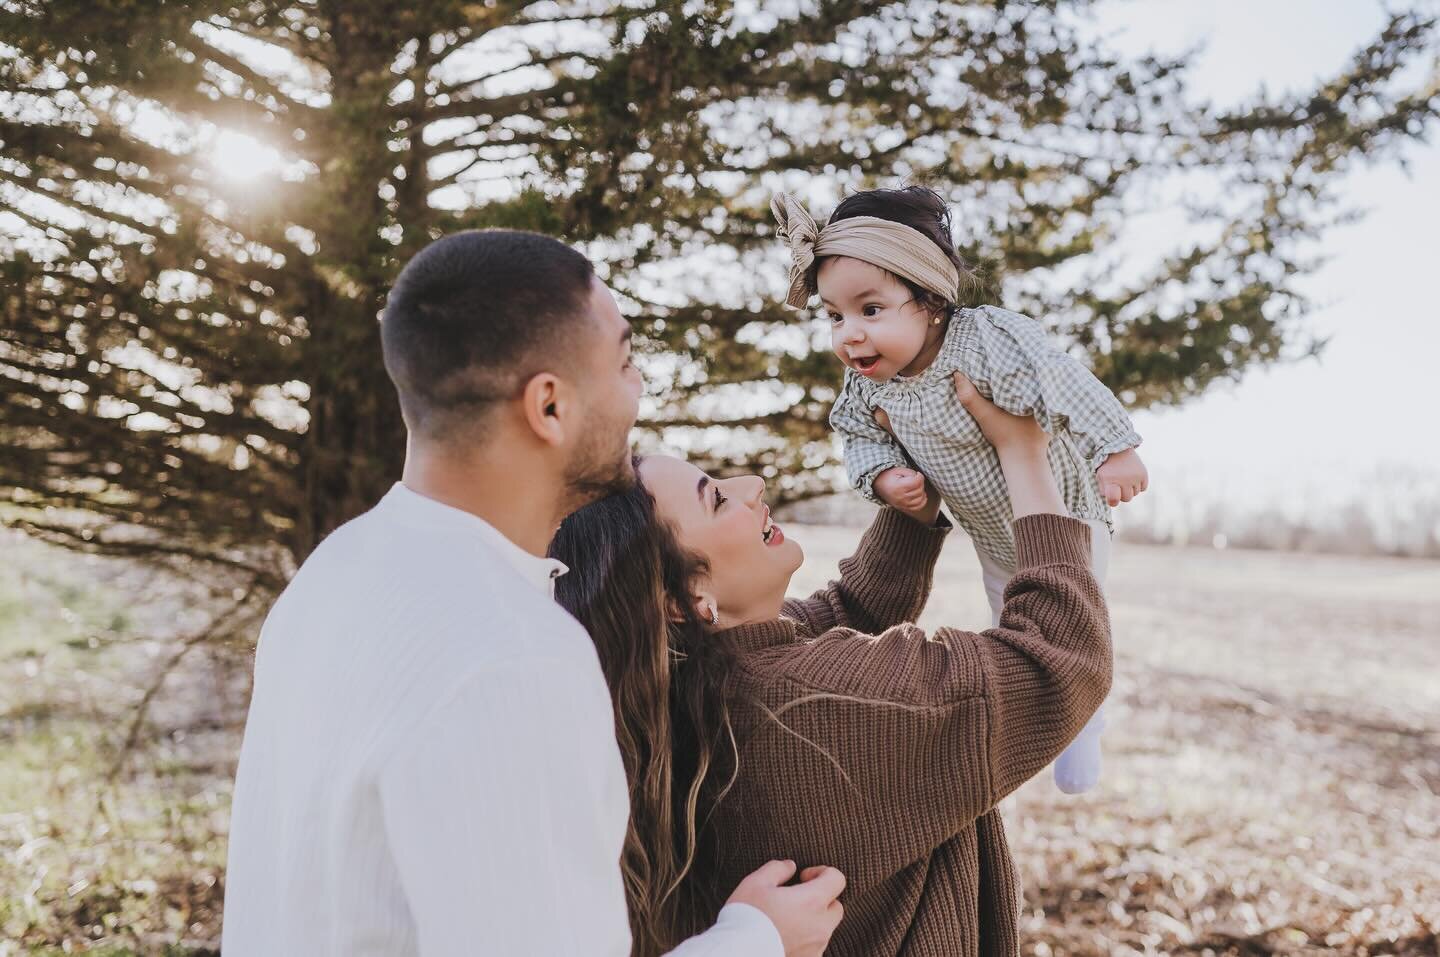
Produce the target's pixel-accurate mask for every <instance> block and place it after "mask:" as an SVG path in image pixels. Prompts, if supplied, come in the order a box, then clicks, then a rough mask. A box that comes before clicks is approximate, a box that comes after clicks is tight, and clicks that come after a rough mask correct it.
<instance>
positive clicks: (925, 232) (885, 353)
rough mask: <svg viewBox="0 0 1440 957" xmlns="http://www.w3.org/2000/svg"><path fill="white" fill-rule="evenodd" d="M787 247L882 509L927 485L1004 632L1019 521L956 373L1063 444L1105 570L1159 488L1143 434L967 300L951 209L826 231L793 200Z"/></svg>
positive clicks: (885, 199)
mask: <svg viewBox="0 0 1440 957" xmlns="http://www.w3.org/2000/svg"><path fill="white" fill-rule="evenodd" d="M771 209H772V211H773V212H774V214H775V218H776V220H777V221H778V222H779V230H778V233H779V236H780V238H781V239H783V240H784V241H785V242H786V243H787V244H788V245H789V247H790V252H791V264H790V293H789V295H788V296H787V297H786V302H788V303H789V304H790V305H792V306H796V307H799V308H803V307H805V306H806V305H807V304H808V302H809V301H810V297H811V296H812V295H814V294H815V293H819V295H820V301H821V303H822V305H823V306H824V309H825V313H826V315H827V316H828V318H829V320H830V328H831V332H830V343H831V347H832V348H833V349H834V350H835V354H836V355H837V356H838V357H839V358H840V361H841V362H843V363H844V364H845V382H844V385H843V386H842V388H841V393H840V396H839V398H838V399H836V401H835V406H834V408H833V409H832V410H831V412H830V424H831V426H832V427H833V428H834V429H835V430H836V431H838V432H839V433H840V435H841V437H842V438H843V440H844V447H845V468H846V472H847V473H848V475H849V478H850V483H851V484H852V485H853V486H854V487H855V488H856V489H857V490H858V491H859V492H860V493H861V494H862V495H864V496H865V497H866V498H868V499H870V500H871V501H876V502H884V503H887V504H889V505H892V506H894V507H895V508H897V509H901V510H903V511H916V510H918V509H919V508H921V507H922V506H923V505H924V503H925V499H926V490H925V483H926V480H927V479H928V480H929V481H930V483H931V484H932V485H933V486H934V487H935V489H936V491H938V492H939V494H940V496H941V498H942V499H943V500H944V502H945V505H946V507H947V508H948V509H949V511H950V514H951V516H952V517H954V519H955V521H956V522H957V523H959V525H960V526H961V527H962V528H964V529H965V531H966V532H967V533H968V534H969V535H970V538H971V540H972V541H973V542H974V544H975V551H976V553H977V554H978V555H979V558H980V567H981V570H982V572H983V575H984V582H985V592H986V596H987V598H988V599H989V602H990V609H991V612H992V614H993V619H994V623H995V624H997V625H998V624H999V620H1000V609H1001V606H1002V605H1003V604H1004V599H1003V592H1004V589H1005V583H1006V582H1007V581H1009V580H1010V577H1011V576H1012V575H1013V574H1014V571H1015V539H1014V535H1013V533H1012V532H1011V522H1012V518H1013V516H1012V515H1011V511H1010V500H1009V497H1008V495H1007V494H1006V490H1005V479H1004V477H1003V476H1002V474H1001V472H1000V462H999V459H998V458H997V456H996V454H995V450H994V449H993V448H991V446H990V445H989V443H987V442H986V441H985V437H984V436H983V435H982V434H981V432H980V428H979V426H978V425H976V423H975V420H974V419H972V418H971V417H970V415H969V413H967V412H966V411H965V409H964V408H963V407H962V406H961V405H960V402H959V400H958V399H957V398H956V396H955V384H954V381H953V379H954V375H955V373H957V372H959V373H964V375H965V376H967V377H968V378H969V379H970V381H971V382H973V383H974V384H975V387H976V388H977V389H979V390H980V392H981V393H983V394H985V395H986V396H989V397H990V399H991V400H992V401H993V402H994V403H995V404H996V405H998V406H1000V407H1001V408H1003V409H1005V410H1007V411H1009V412H1012V413H1015V414H1017V415H1033V416H1034V417H1035V419H1036V420H1037V421H1038V422H1039V423H1040V424H1041V425H1042V426H1044V427H1045V429H1046V431H1048V432H1049V433H1050V434H1051V435H1052V436H1053V437H1054V438H1053V440H1052V441H1051V443H1050V449H1049V459H1050V467H1051V469H1052V470H1053V471H1054V473H1055V479H1056V481H1057V483H1058V484H1059V486H1060V491H1061V494H1062V495H1063V496H1064V498H1065V503H1066V505H1067V507H1068V508H1069V509H1070V513H1071V515H1073V516H1074V517H1075V518H1078V519H1081V520H1083V521H1085V522H1088V523H1089V524H1090V526H1091V529H1092V532H1091V544H1092V549H1093V552H1094V573H1095V577H1096V579H1098V580H1099V581H1100V582H1101V584H1102V586H1103V584H1104V580H1105V572H1106V569H1107V566H1108V564H1109V555H1110V534H1111V517H1110V506H1113V505H1118V504H1119V503H1120V502H1128V501H1130V500H1131V499H1132V498H1134V497H1135V496H1136V495H1138V494H1139V493H1140V492H1143V491H1144V490H1145V488H1146V485H1147V482H1148V477H1147V474H1146V471H1145V465H1144V463H1142V462H1141V461H1140V456H1139V455H1138V454H1137V453H1136V452H1135V448H1136V446H1138V445H1139V444H1140V436H1139V435H1138V434H1137V433H1136V432H1135V429H1134V427H1133V426H1132V425H1131V422H1130V417H1129V416H1128V415H1126V413H1125V409H1124V408H1123V407H1122V406H1121V405H1120V402H1119V400H1117V399H1116V398H1115V396H1114V395H1113V394H1112V393H1111V392H1110V390H1109V389H1107V388H1105V386H1104V385H1103V384H1101V382H1100V380H1098V379H1096V378H1095V376H1094V375H1092V374H1091V373H1090V371H1089V370H1088V369H1086V368H1085V366H1083V365H1081V364H1080V363H1079V362H1077V361H1076V360H1075V359H1074V358H1072V357H1071V356H1069V355H1067V354H1066V353H1064V352H1062V351H1061V350H1059V349H1057V348H1055V347H1054V346H1053V345H1051V344H1050V343H1049V342H1048V341H1047V340H1046V338H1045V333H1044V330H1042V329H1041V327H1040V324H1039V323H1037V322H1035V321H1034V320H1033V319H1029V318H1026V317H1025V316H1022V315H1018V314H1017V313H1013V312H1009V311H1007V310H1005V309H1000V308H997V307H995V306H981V307H979V308H975V309H962V308H960V307H958V306H957V305H956V302H957V300H958V299H959V296H960V284H961V280H962V277H967V274H966V273H965V270H964V266H963V264H962V263H961V260H960V257H959V256H958V255H957V254H956V253H955V249H954V245H953V243H952V241H951V238H950V217H949V210H948V208H947V206H946V205H945V201H944V199H942V198H941V197H940V196H939V195H938V194H937V193H935V192H934V191H933V190H929V189H926V188H924V187H920V186H911V187H908V188H906V189H898V190H888V189H877V190H868V191H866V192H862V193H857V194H855V195H853V196H850V197H848V198H847V199H845V200H844V201H843V202H842V203H841V204H840V205H839V206H838V207H837V208H836V209H835V212H834V213H833V214H832V215H831V216H830V220H829V222H828V223H826V225H825V228H824V229H819V228H817V226H816V224H815V220H814V219H812V218H811V217H810V214H809V213H807V212H806V211H805V209H804V207H803V206H801V205H800V204H799V203H798V202H797V201H796V200H794V199H793V198H791V197H790V196H788V195H785V194H781V195H779V196H777V197H775V199H774V201H773V202H772V203H771ZM1104 726H1105V714H1104V707H1103V706H1102V707H1101V709H1100V710H1099V711H1097V712H1096V714H1095V716H1094V717H1093V718H1091V720H1090V723H1089V724H1088V725H1087V726H1086V727H1085V729H1084V730H1083V731H1082V732H1081V733H1080V736H1079V737H1077V738H1076V739H1075V741H1073V742H1072V743H1071V744H1070V746H1069V747H1068V748H1067V749H1066V750H1065V753H1064V754H1062V755H1061V756H1060V758H1059V759H1058V760H1057V761H1056V762H1055V771H1054V776H1055V783H1056V785H1057V786H1058V787H1059V788H1060V789H1061V790H1062V791H1065V792H1066V793H1069V794H1078V793H1080V792H1083V791H1087V790H1089V789H1090V788H1092V787H1094V786H1095V783H1096V782H1097V781H1098V780H1099V778H1100V763H1101V761H1100V732H1101V731H1102V730H1103V729H1104Z"/></svg>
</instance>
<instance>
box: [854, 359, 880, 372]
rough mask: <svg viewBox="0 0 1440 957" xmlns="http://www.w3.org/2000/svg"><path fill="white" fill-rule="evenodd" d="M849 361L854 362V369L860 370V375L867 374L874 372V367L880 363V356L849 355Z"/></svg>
mask: <svg viewBox="0 0 1440 957" xmlns="http://www.w3.org/2000/svg"><path fill="white" fill-rule="evenodd" d="M850 361H851V362H853V363H854V364H855V369H856V371H858V372H860V373H861V374H862V375H869V374H870V373H872V372H874V371H875V367H876V366H877V365H879V364H880V357H879V356H851V357H850Z"/></svg>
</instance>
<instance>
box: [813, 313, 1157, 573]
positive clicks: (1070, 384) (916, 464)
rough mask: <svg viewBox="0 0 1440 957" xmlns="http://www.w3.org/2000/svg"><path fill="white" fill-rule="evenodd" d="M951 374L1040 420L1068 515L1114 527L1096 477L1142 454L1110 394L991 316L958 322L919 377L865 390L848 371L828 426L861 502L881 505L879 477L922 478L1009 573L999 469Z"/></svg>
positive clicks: (1013, 317) (1016, 323) (1035, 326)
mask: <svg viewBox="0 0 1440 957" xmlns="http://www.w3.org/2000/svg"><path fill="white" fill-rule="evenodd" d="M955 372H963V373H965V375H966V376H968V377H969V378H970V381H971V382H973V383H975V387H976V388H977V389H979V390H980V392H981V393H983V394H984V395H986V396H989V397H990V399H991V400H992V401H993V402H994V403H995V404H996V405H998V406H999V407H1000V408H1002V409H1005V410H1006V411H1008V412H1013V413H1015V414H1017V415H1033V416H1035V419H1036V421H1038V422H1039V423H1040V424H1041V425H1042V426H1044V427H1045V430H1046V431H1047V432H1049V433H1050V434H1051V435H1052V436H1054V439H1053V440H1052V441H1051V443H1050V450H1049V458H1050V467H1051V469H1052V470H1053V471H1054V473H1055V480H1056V482H1057V484H1059V486H1060V494H1061V495H1062V496H1063V497H1064V499H1065V505H1066V507H1068V508H1069V509H1070V514H1071V515H1073V516H1074V517H1075V518H1080V519H1096V520H1100V521H1103V522H1105V523H1106V524H1107V525H1110V524H1111V518H1110V507H1109V506H1108V505H1106V503H1105V496H1104V495H1103V494H1102V493H1101V491H1100V485H1099V483H1098V482H1097V481H1096V479H1095V470H1096V469H1097V468H1099V467H1100V465H1101V463H1103V462H1104V461H1105V457H1106V456H1107V455H1109V454H1111V453H1112V452H1120V451H1123V450H1125V449H1130V448H1134V447H1135V446H1137V445H1139V444H1140V435H1139V434H1138V433H1137V432H1136V431H1135V428H1134V426H1133V425H1132V424H1131V422H1130V417H1129V416H1128V415H1127V414H1126V413H1125V409H1124V408H1123V407H1122V406H1121V405H1120V401H1119V400H1118V399H1116V398H1115V396H1114V394H1112V393H1111V392H1110V390H1109V389H1107V388H1105V386H1104V385H1103V384H1101V382H1100V380H1099V379H1097V378H1095V376H1094V375H1093V374H1091V372H1090V370H1089V369H1086V368H1085V366H1083V365H1081V364H1080V363H1079V362H1078V361H1076V360H1075V359H1074V358H1073V357H1071V356H1069V355H1067V354H1066V353H1064V352H1062V351H1060V350H1059V349H1057V348H1055V346H1053V345H1052V344H1051V343H1050V342H1049V340H1047V339H1046V337H1045V332H1044V330H1043V329H1042V328H1041V326H1040V323H1038V322H1036V321H1035V320H1033V319H1030V318H1028V317H1026V316H1022V315H1020V314H1019V313H1014V312H1010V311H1009V310H1006V309H1000V308H998V307H996V306H981V307H979V308H978V309H961V310H959V311H958V312H957V313H956V314H955V317H954V318H953V319H951V320H950V328H949V329H947V330H946V332H945V341H944V342H943V343H942V345H941V348H940V354H939V355H938V356H936V358H935V361H934V362H932V363H931V364H930V366H929V368H927V369H925V371H923V372H921V373H920V374H919V375H917V376H912V377H908V378H905V377H901V376H896V377H895V378H893V379H891V380H889V381H888V382H872V381H870V380H869V379H867V378H865V377H864V376H862V375H860V374H859V373H858V372H856V371H855V370H853V369H847V370H845V384H844V386H843V387H842V389H841V393H840V397H839V398H838V399H837V400H836V401H835V406H834V408H832V409H831V410H830V425H831V427H832V428H834V429H835V430H836V431H837V432H839V433H840V435H841V436H842V437H843V438H844V442H845V470H846V472H847V473H848V475H849V478H850V484H851V485H853V486H854V487H855V488H856V490H857V491H859V492H860V493H861V494H862V495H864V496H865V497H866V498H867V499H869V500H871V501H872V502H879V499H878V498H877V497H876V496H875V492H874V483H875V477H876V476H877V475H879V474H880V473H881V472H883V471H885V470H886V469H888V468H895V467H907V468H915V469H918V470H919V471H920V472H922V473H924V475H925V476H926V477H927V478H928V479H930V481H931V483H933V484H934V486H935V488H936V489H937V490H938V491H939V492H940V495H941V497H942V498H943V499H944V500H945V505H946V506H947V507H948V508H949V510H950V514H951V515H952V516H953V517H954V519H955V521H956V522H957V523H958V524H959V525H960V526H961V527H962V528H964V529H965V531H966V532H967V533H968V534H969V535H970V537H971V538H972V539H973V540H974V542H975V547H976V548H978V549H980V550H982V551H984V552H985V553H986V554H987V555H989V556H990V557H991V558H993V559H995V561H997V562H999V563H1000V564H1002V565H1004V566H1005V567H1006V568H1014V567H1015V537H1014V534H1013V532H1012V531H1011V522H1012V520H1013V515H1012V513H1011V509H1010V495H1009V493H1008V491H1007V490H1006V488H1005V478H1004V476H1003V475H1002V474H1001V472H1000V459H999V458H998V457H997V456H996V454H995V449H994V448H992V447H991V446H990V443H988V442H987V441H985V436H984V435H982V434H981V432H980V427H979V425H977V424H976V422H975V420H974V419H973V418H971V416H970V413H968V412H966V411H965V409H964V407H963V406H961V405H960V400H959V399H957V398H956V397H955V384H954V381H953V379H952V374H953V373H955ZM877 408H880V409H884V410H885V414H886V415H887V416H889V418H890V428H891V429H893V430H894V433H895V435H894V437H892V436H891V435H890V434H889V433H888V432H886V431H885V430H884V429H882V428H881V427H880V426H879V424H878V423H876V421H875V417H874V410H875V409H877ZM902 447H903V448H902ZM907 453H908V457H907Z"/></svg>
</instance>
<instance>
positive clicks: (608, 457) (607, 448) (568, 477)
mask: <svg viewBox="0 0 1440 957" xmlns="http://www.w3.org/2000/svg"><path fill="white" fill-rule="evenodd" d="M600 424H601V423H596V425H597V426H598V425H600ZM587 435H588V436H589V438H588V439H587V440H586V442H585V444H584V445H582V446H581V447H580V448H579V449H577V450H576V452H575V457H574V458H573V459H571V460H570V464H569V466H568V467H567V468H566V469H565V509H564V514H565V515H569V514H570V513H571V512H574V511H576V510H578V509H580V508H583V507H584V506H586V505H589V504H590V503H591V502H594V501H597V500H599V499H602V498H605V497H606V496H608V495H618V494H619V493H621V492H628V491H630V489H632V488H634V487H635V482H636V478H635V469H634V467H633V465H632V464H631V454H630V442H629V430H628V429H627V430H626V431H625V432H623V433H621V434H620V435H619V436H615V435H614V433H613V431H612V430H609V429H605V428H594V429H588V430H587Z"/></svg>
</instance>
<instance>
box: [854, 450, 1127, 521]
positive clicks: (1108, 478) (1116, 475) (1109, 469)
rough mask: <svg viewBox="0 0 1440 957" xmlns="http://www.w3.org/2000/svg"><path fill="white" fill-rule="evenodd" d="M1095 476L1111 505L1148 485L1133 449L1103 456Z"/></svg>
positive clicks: (1124, 499)
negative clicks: (1103, 459)
mask: <svg viewBox="0 0 1440 957" xmlns="http://www.w3.org/2000/svg"><path fill="white" fill-rule="evenodd" d="M1095 478H1096V479H1098V480H1099V482H1100V491H1101V492H1102V493H1103V494H1104V496H1105V501H1106V502H1108V503H1109V504H1110V505H1111V506H1112V507H1113V506H1116V505H1119V504H1120V503H1121V502H1128V501H1130V500H1131V499H1132V498H1134V497H1135V496H1137V495H1139V494H1140V493H1141V492H1143V491H1145V490H1146V489H1147V488H1149V487H1150V473H1149V472H1147V471H1146V470H1145V463H1144V462H1142V461H1140V453H1138V452H1136V451H1135V450H1134V449H1126V450H1125V451H1123V452H1112V453H1110V454H1109V455H1107V456H1105V461H1104V462H1103V463H1101V465H1100V467H1099V468H1098V469H1096V470H1095ZM876 482H877V483H878V482H879V479H876Z"/></svg>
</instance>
